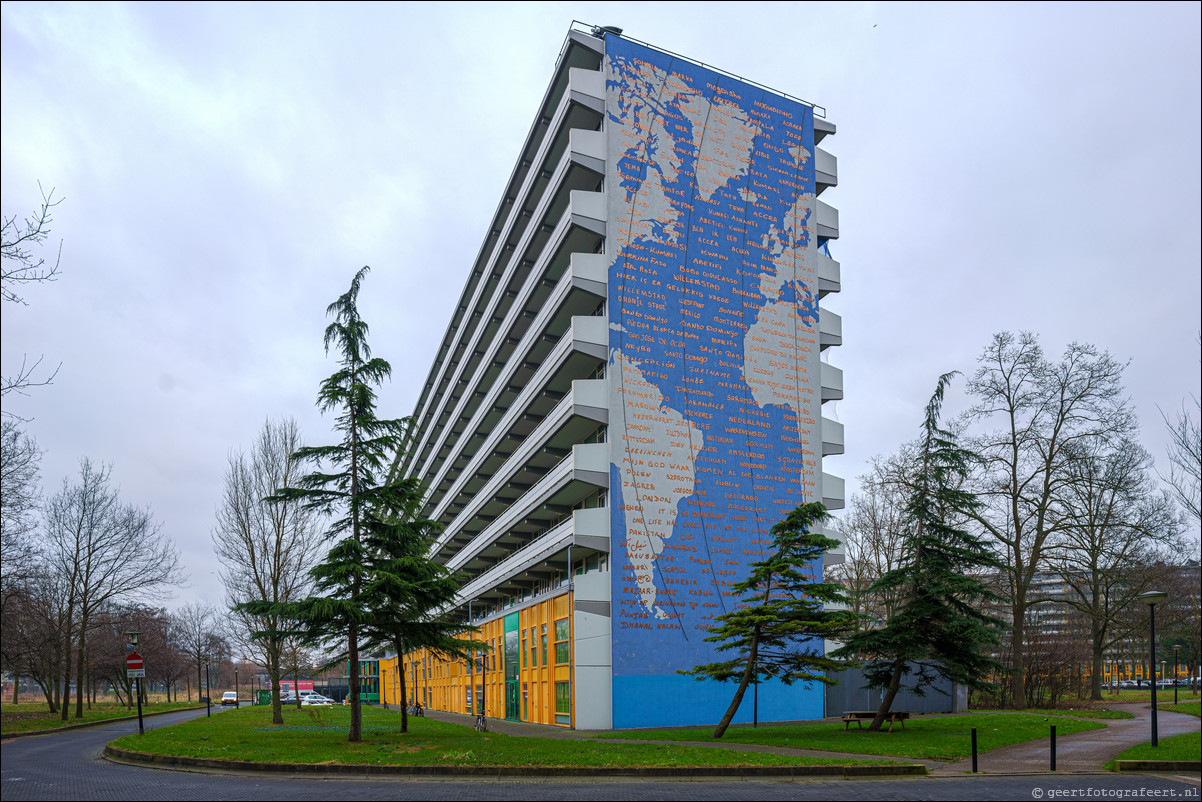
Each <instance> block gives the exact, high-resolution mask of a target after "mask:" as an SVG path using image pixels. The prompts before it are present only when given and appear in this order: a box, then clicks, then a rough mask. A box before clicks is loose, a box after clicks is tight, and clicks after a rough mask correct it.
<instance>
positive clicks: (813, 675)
mask: <svg viewBox="0 0 1202 802" xmlns="http://www.w3.org/2000/svg"><path fill="white" fill-rule="evenodd" d="M827 517H828V515H827V512H826V508H825V507H823V506H822V504H820V503H818V502H813V503H810V504H803V505H801V506H799V507H797V508H796V509H794V510H793V511H792V512H790V513H789V514H788V515H787V516H785V519H784V520H783V521H780V522H779V523H777V524H776V525H774V526H773V527H772V545H771V547H770V556H769V557H768V558H767V559H765V560H762V561H760V562H754V563H752V564H751V574H750V576H748V577H747V579H745V580H743V581H742V582H739V583H738V584H736V585H734V586H733V587H732V588H731V590H732V591H733V592H734V593H735V594H736V595H738V596H741V597H743V598H742V601H741V602H740V603H739V606H738V607H737V608H736V609H734V610H731V611H730V612H729V613H726V614H725V615H720V616H718V617H717V618H715V619H714V621H715V625H714V626H712V627H710V629H709V631H710V632H712V633H713V634H712V635H711V636H710V637H708V638H706V640H707V641H711V642H715V643H719V644H721V645H720V646H718V651H733V652H734V653H735V656H734V657H732V658H731V659H729V660H725V661H721V662H717V663H707V664H705V665H699V666H694V667H693V668H691V669H689V670H688V671H681V672H680V673H681V674H686V675H689V676H693V677H696V678H697V679H699V680H705V679H709V680H717V681H719V682H729V681H731V680H735V679H737V680H738V681H739V686H738V688H737V689H736V690H735V696H734V699H733V700H731V703H730V706H729V707H728V708H727V710H726V714H725V715H724V716H723V717H722V720H721V721H720V722H719V723H718V726H717V727H716V728H715V729H714V737H715V738H721V737H722V735H723V734H724V733H725V732H726V728H727V727H729V726H730V722H731V720H732V719H733V718H734V716H735V713H736V711H738V709H739V705H740V704H741V703H742V701H743V694H744V693H745V692H746V691H747V686H748V685H750V684H751V683H752V682H756V683H757V684H758V683H759V682H760V681H762V680H764V679H771V678H776V679H779V680H781V681H782V682H784V683H785V684H786V685H792V684H793V683H794V682H796V681H798V680H801V681H803V682H807V683H809V682H822V683H827V684H831V683H832V680H829V679H827V678H826V676H825V674H824V672H825V671H827V670H830V669H837V668H840V667H841V666H842V664H841V663H840V662H839V661H837V660H833V659H831V658H829V657H826V656H824V655H823V654H822V642H821V640H809V639H821V638H840V637H842V636H843V635H845V634H846V633H847V632H848V631H850V630H851V629H852V628H853V627H854V625H855V619H856V616H855V615H854V614H853V613H850V612H848V611H846V610H840V611H828V610H823V609H822V606H823V605H824V604H828V603H831V602H845V601H847V598H846V597H845V596H844V595H843V593H842V589H841V588H840V586H839V585H835V584H827V583H822V582H815V581H814V577H813V574H812V573H811V571H812V569H811V568H810V566H811V564H812V563H813V562H814V561H815V560H817V559H819V558H820V557H821V556H822V555H823V554H824V553H826V552H827V551H830V550H831V549H833V548H836V547H837V546H838V545H839V543H838V541H835V540H831V539H830V538H827V537H824V536H823V535H821V534H818V533H816V532H813V531H811V529H812V527H814V526H815V525H816V524H820V523H822V522H823V521H824V520H826V519H827Z"/></svg>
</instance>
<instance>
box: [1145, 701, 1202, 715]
mask: <svg viewBox="0 0 1202 802" xmlns="http://www.w3.org/2000/svg"><path fill="white" fill-rule="evenodd" d="M1156 709H1157V710H1168V711H1169V712H1170V713H1188V714H1189V715H1191V716H1199V717H1202V702H1182V703H1181V704H1177V705H1172V704H1170V705H1162V704H1161V703H1160V700H1159V699H1157V700H1156Z"/></svg>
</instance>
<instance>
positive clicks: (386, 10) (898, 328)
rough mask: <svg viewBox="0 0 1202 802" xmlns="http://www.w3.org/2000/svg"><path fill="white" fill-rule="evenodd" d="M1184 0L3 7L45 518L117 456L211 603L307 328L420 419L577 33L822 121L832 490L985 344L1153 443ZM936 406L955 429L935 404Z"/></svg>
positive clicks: (304, 368) (1177, 312)
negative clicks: (347, 303) (344, 341)
mask: <svg viewBox="0 0 1202 802" xmlns="http://www.w3.org/2000/svg"><path fill="white" fill-rule="evenodd" d="M1199 8H1200V6H1199V4H1197V3H1179V4H1167V5H1165V4H1155V3H1147V2H1143V3H1138V4H1135V3H1132V4H1104V5H1096V6H1094V5H1088V4H1082V3H1072V4H1066V5H1056V4H1052V3H1039V4H1034V5H1017V4H1000V5H985V4H975V3H974V4H971V5H963V6H962V5H929V4H923V5H906V4H898V3H885V4H873V3H868V4H859V5H856V4H843V3H838V4H809V3H765V4H760V3H688V4H676V3H524V4H503V3H489V4H487V5H474V4H466V3H464V4H458V3H456V4H437V3H421V4H417V3H412V4H410V3H401V4H383V3H370V4H362V5H358V4H354V3H338V4H333V3H321V4H290V3H285V4H272V5H268V4H245V5H243V4H221V3H203V4H191V3H171V4H153V3H146V4H136V5H104V4H93V3H88V4H80V5H67V4H42V3H21V2H5V3H4V5H3V7H2V11H0V14H2V20H3V23H2V40H0V62H2V69H3V75H2V81H3V93H2V114H0V125H2V132H3V135H2V140H0V141H2V156H3V165H2V171H0V177H2V183H3V213H4V215H5V217H6V218H7V217H9V216H10V215H19V216H24V215H26V214H28V213H29V212H30V211H32V210H33V209H34V207H35V206H36V205H37V204H38V202H39V200H40V195H39V193H38V182H39V181H40V182H41V184H42V186H43V187H44V188H45V189H47V190H49V189H50V188H54V189H55V195H56V197H58V196H61V197H63V198H65V200H64V201H63V203H62V204H61V205H60V206H58V207H57V208H56V210H55V214H54V241H53V243H51V245H52V246H53V247H51V248H48V249H47V251H46V255H47V256H48V257H49V258H51V259H53V257H54V250H53V249H54V248H56V247H57V245H58V242H59V240H61V242H62V274H61V277H60V278H59V280H58V281H56V282H54V283H52V284H46V285H41V286H36V287H31V288H29V289H28V291H27V292H26V293H25V296H26V299H27V301H28V305H27V306H18V305H15V304H5V305H4V306H3V309H2V312H3V317H2V320H3V338H2V346H3V354H2V358H3V372H4V374H5V375H11V374H12V373H13V372H14V371H15V370H16V368H17V367H18V366H19V364H20V361H21V358H22V354H29V355H30V356H31V357H33V358H36V357H37V356H38V355H41V354H44V355H45V362H46V363H53V364H57V363H59V362H61V363H62V368H61V370H60V371H59V373H58V376H57V378H56V379H55V381H54V384H53V385H52V386H49V387H44V388H40V389H37V390H35V391H33V392H32V393H31V394H30V395H29V396H28V397H25V398H6V399H5V402H4V407H5V410H6V411H9V412H13V413H16V414H19V415H21V416H24V417H27V418H32V421H31V422H30V424H29V426H28V428H29V431H30V432H31V433H32V434H33V435H34V436H35V437H36V438H37V441H38V443H39V444H40V445H41V447H42V448H44V449H45V451H46V453H45V456H44V458H43V462H42V478H43V484H44V486H45V487H46V489H47V491H48V492H52V491H53V490H55V489H56V488H58V487H59V485H60V483H61V482H62V481H63V479H64V477H68V476H71V475H73V474H75V472H76V471H77V469H78V461H79V459H80V458H81V457H83V456H88V457H91V458H92V459H94V460H98V461H103V462H110V463H112V466H113V475H114V477H115V479H116V481H117V482H118V483H119V484H120V486H121V490H122V494H123V497H124V498H125V500H126V501H128V502H131V503H134V504H138V505H142V506H150V507H152V508H153V509H154V511H155V514H156V516H157V517H158V518H159V520H161V521H162V522H163V525H164V529H165V531H166V532H168V533H169V534H171V535H172V536H173V537H174V538H175V539H176V541H177V543H178V544H179V547H180V549H181V551H182V553H183V557H184V561H185V563H186V565H187V568H188V570H189V572H190V574H191V582H190V585H189V587H187V588H185V589H182V590H181V591H180V592H179V594H178V595H177V598H176V601H175V602H174V603H173V604H179V603H183V602H187V601H192V600H197V599H198V600H203V601H208V602H213V603H218V602H220V600H221V597H222V590H221V587H220V585H219V582H218V581H217V578H216V572H217V566H216V564H215V562H214V559H213V557H212V553H211V548H210V540H209V537H210V534H209V533H210V530H211V527H212V525H213V520H214V510H215V508H216V505H217V503H218V500H219V498H220V495H221V491H222V482H223V474H224V471H225V467H226V460H227V457H228V454H229V453H230V451H231V449H234V448H238V447H244V446H246V445H248V444H249V443H250V442H251V440H252V439H253V438H254V437H255V435H256V433H257V432H258V430H259V428H260V427H261V425H262V423H263V421H264V420H265V419H266V418H267V417H268V416H273V417H274V416H286V415H287V416H293V417H295V418H297V420H298V421H299V422H300V424H301V426H302V429H303V431H304V434H305V436H306V439H307V440H308V441H309V442H311V443H314V444H317V443H325V442H329V441H330V427H329V421H328V420H324V419H322V418H321V416H320V415H319V414H318V413H317V410H316V408H315V406H314V399H315V396H316V391H317V386H318V383H319V382H320V380H321V379H322V378H324V377H325V376H327V375H329V374H330V373H331V372H333V370H334V364H333V362H331V361H328V360H327V359H325V357H324V354H323V352H322V345H321V336H322V330H323V328H324V326H325V324H326V319H325V308H326V305H327V304H328V303H329V302H330V301H332V300H333V299H334V298H335V297H337V296H338V295H339V294H341V293H342V292H344V291H345V290H346V288H347V286H348V285H349V282H350V279H351V277H352V275H353V274H354V271H355V270H356V269H358V268H359V267H360V266H362V265H364V264H368V265H371V267H372V272H371V274H370V276H369V277H368V279H367V280H366V283H365V285H364V289H363V293H362V296H361V304H360V309H361V312H362V313H363V315H364V317H365V318H366V320H367V321H368V322H369V324H370V325H371V327H372V334H371V340H370V342H371V344H372V346H373V348H374V350H375V352H376V354H377V355H378V356H382V357H384V358H385V359H387V360H389V361H390V362H391V363H392V366H393V371H394V373H393V376H394V379H393V381H392V383H391V384H389V385H387V386H386V387H384V388H383V389H382V390H381V393H380V413H381V414H382V415H386V416H396V417H399V416H402V415H406V414H409V413H411V412H412V411H413V407H414V405H415V403H416V401H417V396H418V393H419V391H420V388H421V384H422V382H423V380H424V378H425V376H426V372H427V370H428V368H429V366H430V363H431V361H432V360H433V357H434V353H435V350H436V348H437V346H438V344H439V342H440V340H441V338H442V335H443V332H444V330H445V328H446V323H447V321H448V320H449V318H450V314H451V310H452V308H453V306H454V304H455V302H456V300H457V299H458V296H459V293H460V291H461V289H462V286H463V282H464V280H465V278H466V276H467V272H468V270H469V268H470V266H471V264H472V261H473V259H474V258H475V256H476V253H477V250H478V249H479V246H480V243H481V241H482V239H483V235H484V233H485V230H486V227H487V225H488V223H489V222H490V220H491V215H492V214H493V212H494V210H495V208H496V206H497V202H498V200H499V199H500V194H501V192H502V190H503V188H504V185H505V183H506V181H507V179H508V177H509V174H510V172H511V170H512V169H513V166H514V163H515V161H516V157H517V153H518V148H519V147H520V145H521V143H522V141H523V139H524V137H525V136H526V133H527V131H528V130H529V127H530V124H531V122H532V120H533V117H534V114H535V112H536V110H537V107H538V104H539V103H540V101H541V99H542V96H543V93H544V91H545V90H546V86H547V81H548V80H549V78H550V75H551V70H552V68H553V66H554V63H555V58H556V56H557V54H558V52H559V48H560V46H561V44H562V42H563V39H564V36H565V34H566V32H567V30H568V28H569V25H570V24H571V22H572V20H573V19H579V20H583V21H585V22H588V23H596V24H603V25H605V24H608V25H617V26H620V27H622V28H624V29H625V30H626V32H627V33H628V34H629V35H630V36H633V37H634V38H637V39H640V40H643V41H645V42H648V43H650V44H653V45H656V46H658V47H661V48H664V49H667V50H672V51H675V52H678V53H681V54H684V55H687V56H690V57H692V58H694V59H696V60H699V61H702V62H705V63H706V64H709V65H712V66H714V67H717V68H720V69H724V70H727V71H729V72H732V73H735V74H736V75H740V76H743V77H746V78H749V79H752V80H755V81H758V82H760V83H764V84H767V85H768V86H770V87H773V88H775V89H778V90H781V91H783V92H787V93H789V94H791V95H793V96H796V97H800V98H803V99H806V100H809V101H812V102H814V103H817V104H819V105H821V106H823V107H825V108H826V110H827V116H828V118H829V119H830V120H831V121H832V122H834V123H835V124H836V125H837V126H838V129H839V133H838V135H837V136H835V137H832V138H830V139H828V140H827V141H826V142H824V144H823V147H825V148H826V149H828V150H830V151H832V152H833V153H834V154H835V155H837V156H838V158H839V186H838V187H837V188H835V189H833V190H829V191H828V192H827V193H825V194H824V195H823V199H824V200H826V201H827V202H828V203H831V204H832V205H834V206H836V207H837V208H838V209H839V210H840V215H841V228H840V232H841V238H840V240H839V241H838V242H837V243H832V248H831V251H832V255H833V256H835V258H836V259H838V260H839V261H840V262H841V263H842V267H843V292H842V293H841V294H840V295H838V296H833V297H828V299H827V301H826V303H825V305H826V306H828V307H829V308H831V309H832V310H834V311H836V312H838V313H839V314H841V315H842V316H843V332H844V345H843V347H841V348H838V349H834V352H833V354H832V356H831V360H830V361H831V362H833V363H834V364H835V365H838V366H839V367H841V368H842V369H843V370H844V376H845V385H844V387H845V396H846V398H845V400H844V401H842V402H840V403H839V404H838V405H836V406H835V408H834V409H833V410H832V409H831V405H829V404H828V405H827V414H828V415H832V414H833V415H834V416H835V417H837V418H838V419H839V420H840V421H842V422H843V423H844V425H845V426H846V432H847V434H846V437H847V445H846V448H847V451H846V454H845V455H843V456H840V457H835V458H828V459H827V460H826V465H825V469H826V470H827V471H828V472H831V473H835V474H839V475H842V476H844V477H846V478H847V479H848V480H849V481H848V490H849V492H850V491H852V490H854V488H855V482H854V479H855V477H856V476H857V475H859V474H860V473H862V472H863V471H864V470H865V466H866V462H867V460H868V459H869V458H870V457H871V456H872V455H874V454H885V453H889V452H891V451H893V450H894V449H895V448H896V447H897V446H898V444H899V443H901V442H902V441H903V440H906V439H909V438H911V437H912V436H914V435H915V434H916V433H917V427H918V424H919V422H920V417H921V411H922V405H923V404H924V403H925V402H926V400H927V398H928V397H929V396H930V393H931V391H932V390H933V389H934V386H935V380H936V377H937V376H938V375H939V374H940V373H943V372H945V371H948V370H952V369H959V370H961V371H964V372H966V373H971V371H972V370H973V367H974V362H975V359H976V357H977V356H978V355H979V353H980V352H981V350H982V348H983V347H984V346H985V345H986V344H987V342H988V341H989V339H990V337H991V336H992V334H994V333H995V332H998V331H1003V330H1012V331H1019V330H1024V329H1025V330H1031V331H1035V332H1038V333H1039V334H1040V335H1041V337H1042V342H1043V345H1044V347H1045V349H1046V350H1048V351H1049V352H1051V353H1053V354H1055V353H1058V352H1060V351H1061V350H1062V349H1063V348H1064V346H1065V345H1066V344H1067V343H1069V342H1071V341H1081V342H1088V343H1093V344H1096V345H1097V346H1099V347H1101V348H1105V349H1108V350H1109V351H1110V352H1111V353H1113V354H1114V355H1115V356H1116V357H1118V358H1120V359H1122V360H1130V367H1129V368H1128V369H1127V373H1126V379H1127V382H1126V383H1127V387H1128V389H1129V391H1130V393H1131V395H1132V397H1133V399H1134V402H1135V404H1136V406H1137V409H1138V412H1139V415H1140V418H1141V421H1142V422H1143V426H1144V442H1145V445H1146V446H1147V447H1148V448H1149V450H1151V451H1152V453H1153V454H1154V455H1155V456H1156V457H1157V460H1158V465H1159V466H1160V467H1161V469H1162V470H1165V469H1166V464H1165V459H1164V450H1165V449H1164V443H1165V438H1164V435H1163V424H1162V423H1161V418H1160V413H1159V412H1158V408H1159V409H1163V410H1165V411H1166V412H1171V411H1172V410H1175V409H1179V408H1180V405H1181V403H1182V400H1183V399H1184V398H1186V397H1187V396H1188V395H1189V394H1190V393H1198V392H1199V381H1200V379H1199V347H1198V343H1197V336H1198V332H1199V329H1200V327H1202V322H1200V314H1199V307H1200V302H1199V297H1200V294H1202V291H1200V286H1199V253H1200V248H1199V245H1200V242H1199V239H1200V234H1199V229H1200V209H1199V195H1200V187H1199V172H1200V165H1199V151H1200V139H1202V137H1200V125H1199V117H1200V101H1199V95H1200V88H1199V67H1198V65H1199V63H1200V61H1202V57H1200V53H1199V30H1200V28H1202V25H1200V19H1199ZM953 403H956V402H953Z"/></svg>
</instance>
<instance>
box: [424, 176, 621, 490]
mask: <svg viewBox="0 0 1202 802" xmlns="http://www.w3.org/2000/svg"><path fill="white" fill-rule="evenodd" d="M572 194H573V195H575V194H576V193H575V192H573V193H572ZM581 194H582V195H596V194H600V193H581ZM588 200H591V199H588ZM588 200H586V201H584V202H585V203H586V205H587V203H588ZM573 218H574V215H573V213H572V212H571V211H570V210H569V211H567V212H565V213H564V215H563V216H562V218H561V219H560V222H559V225H558V226H556V228H555V231H554V233H553V236H552V238H551V240H550V241H551V243H556V244H558V243H560V242H562V241H563V238H564V237H566V236H567V233H568V230H569V229H570V228H571V226H572V224H573V223H572V220H573ZM601 225H602V228H604V222H602V223H601ZM554 252H555V248H554V247H548V248H545V249H544V250H543V253H542V255H541V256H540V258H539V260H538V262H537V263H536V264H535V265H534V267H533V268H532V269H531V271H530V275H529V276H528V277H527V279H526V281H525V282H524V283H523V285H522V289H521V290H520V291H519V293H518V297H517V298H516V299H515V300H514V303H512V304H511V305H510V306H509V309H508V311H507V312H506V314H505V316H504V317H503V319H502V321H501V323H500V325H499V327H498V329H497V330H498V331H499V332H508V331H511V330H512V329H513V327H514V325H515V323H516V322H517V321H518V319H519V318H520V317H522V316H524V315H527V314H528V310H527V307H528V306H529V305H530V303H531V299H532V297H533V294H534V292H535V289H536V288H537V287H538V286H539V284H540V282H542V281H543V275H544V274H545V272H546V270H547V267H548V262H549V260H550V258H551V256H552V255H553V254H554ZM590 257H597V258H590ZM576 264H579V266H580V270H581V273H579V274H578V273H577V272H576V270H575V267H574V266H575V265H576ZM603 265H604V256H603V255H600V254H573V255H572V262H571V263H570V265H569V268H568V271H567V272H566V273H565V275H564V276H561V277H560V279H559V281H558V282H557V284H556V286H555V288H554V289H553V290H552V293H551V295H550V296H549V297H548V298H547V299H546V300H545V301H543V303H542V304H541V307H540V308H539V309H538V310H537V313H536V314H535V317H534V320H533V321H532V322H531V323H530V324H529V325H528V326H527V327H526V329H525V334H524V335H523V337H522V338H521V340H520V341H519V342H518V343H517V345H516V348H514V351H513V354H512V355H511V357H510V360H511V361H513V360H515V359H516V360H517V361H519V362H520V361H521V360H524V359H525V358H526V355H527V354H528V353H529V351H530V349H531V348H532V346H533V345H534V343H535V342H536V341H537V339H538V337H539V336H541V335H540V332H542V331H543V329H544V327H545V326H546V325H547V322H548V321H549V320H550V319H551V317H552V316H553V315H554V314H555V313H556V312H558V311H559V309H560V307H561V306H562V305H563V303H564V301H565V299H566V298H567V297H568V294H569V293H570V292H571V291H572V290H573V289H574V288H578V289H582V290H584V291H586V292H590V293H593V294H596V295H599V296H600V297H602V298H604V297H605V287H606V285H605V284H604V282H603V281H601V280H599V279H600V278H601V277H602V276H605V275H606V268H605V267H604V266H603ZM496 300H497V299H496V298H494V299H493V304H491V305H490V306H489V314H493V313H494V310H495V306H496ZM482 331H483V330H481V331H478V332H477V333H476V335H475V336H474V337H473V338H472V340H471V344H470V346H469V347H472V348H480V349H482V353H483V358H482V359H481V360H480V362H479V364H480V365H490V364H492V363H494V362H495V361H497V360H498V358H499V356H498V355H499V352H500V350H501V348H502V347H503V346H505V345H506V343H507V340H506V337H504V336H495V337H493V338H491V341H488V342H481V340H480V338H481V335H482ZM606 343H608V334H607V335H606ZM607 356H608V354H603V355H601V356H600V357H599V358H602V359H604V358H607ZM465 369H466V365H465V366H462V367H461V368H460V370H459V371H456V373H455V375H454V377H452V378H451V379H450V380H449V381H465V382H466V383H467V385H468V386H467V387H466V389H465V391H464V392H463V394H462V396H461V397H460V398H459V400H458V402H454V401H453V400H452V399H451V397H450V394H445V396H444V398H443V399H442V401H441V404H442V405H443V406H445V405H448V404H454V406H453V407H452V408H451V409H450V411H449V412H447V411H446V410H445V409H442V410H440V411H439V412H438V413H437V414H438V420H439V421H440V422H442V423H444V424H445V423H446V421H448V420H451V421H453V420H456V419H460V418H462V417H463V416H464V415H474V414H476V413H478V412H479V410H480V408H482V407H483V406H485V405H487V404H490V403H495V402H496V398H497V396H498V395H499V393H500V391H499V390H498V389H497V387H498V385H500V386H502V387H503V386H504V385H505V384H507V383H508V380H509V375H510V374H511V373H512V372H513V366H512V365H509V366H508V368H507V370H505V371H503V374H502V375H501V376H499V377H496V378H495V379H494V380H493V384H492V388H491V391H490V392H489V394H488V396H487V397H486V398H485V399H484V400H483V401H482V402H481V401H480V400H479V399H477V398H475V397H474V396H473V394H474V392H475V390H476V387H477V385H478V383H479V382H480V380H481V377H480V375H474V376H471V377H468V376H464V375H462V371H463V370H465ZM480 372H481V371H479V370H478V371H477V374H479V373H480ZM483 372H485V373H486V372H487V371H483ZM450 428H453V427H447V428H446V430H444V431H435V427H434V426H432V425H428V426H426V427H424V428H423V430H422V433H421V437H420V438H419V440H418V444H417V446H416V453H418V454H421V453H425V458H424V459H421V460H420V462H419V466H418V468H417V475H419V476H423V477H425V478H426V481H427V484H428V486H430V487H436V486H437V484H438V481H440V480H432V479H431V477H430V476H429V474H430V473H431V472H432V471H433V470H434V469H433V463H434V461H435V460H436V458H437V454H438V452H439V450H440V448H441V447H440V445H439V443H441V442H443V441H445V440H446V439H447V438H449V437H451V436H452V434H451V432H450ZM468 431H470V427H469V430H468Z"/></svg>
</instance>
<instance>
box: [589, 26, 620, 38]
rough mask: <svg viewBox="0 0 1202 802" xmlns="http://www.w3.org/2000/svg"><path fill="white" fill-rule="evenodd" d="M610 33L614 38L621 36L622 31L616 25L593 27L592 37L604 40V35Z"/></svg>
mask: <svg viewBox="0 0 1202 802" xmlns="http://www.w3.org/2000/svg"><path fill="white" fill-rule="evenodd" d="M607 33H612V34H613V35H614V36H621V35H622V29H621V28H619V27H617V26H616V25H594V26H593V36H597V37H601V38H605V34H607Z"/></svg>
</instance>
